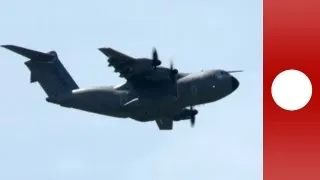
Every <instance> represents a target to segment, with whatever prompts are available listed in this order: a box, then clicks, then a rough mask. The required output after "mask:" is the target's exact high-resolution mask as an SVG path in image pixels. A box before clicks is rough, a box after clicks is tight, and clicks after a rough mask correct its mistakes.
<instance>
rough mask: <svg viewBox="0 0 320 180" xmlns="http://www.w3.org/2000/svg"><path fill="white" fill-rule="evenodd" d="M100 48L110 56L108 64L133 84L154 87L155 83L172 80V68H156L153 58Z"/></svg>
mask: <svg viewBox="0 0 320 180" xmlns="http://www.w3.org/2000/svg"><path fill="white" fill-rule="evenodd" d="M99 50H100V51H101V52H102V53H103V54H104V55H106V56H107V57H108V66H112V67H113V68H114V71H115V72H117V73H119V74H120V77H122V78H125V79H126V80H128V81H129V82H130V83H131V84H133V85H143V87H145V86H148V85H150V86H152V87H154V86H155V84H159V83H160V82H168V81H169V80H170V69H169V68H165V67H157V68H156V70H155V66H154V65H153V64H152V63H153V62H152V60H151V59H146V58H133V57H130V56H128V55H126V54H123V53H121V52H119V51H117V50H114V49H112V48H99Z"/></svg>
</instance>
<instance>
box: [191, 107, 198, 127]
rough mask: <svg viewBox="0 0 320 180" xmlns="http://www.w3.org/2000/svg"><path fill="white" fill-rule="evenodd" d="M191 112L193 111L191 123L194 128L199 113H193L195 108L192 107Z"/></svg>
mask: <svg viewBox="0 0 320 180" xmlns="http://www.w3.org/2000/svg"><path fill="white" fill-rule="evenodd" d="M190 110H191V111H192V115H191V119H190V123H191V127H194V124H195V123H196V114H197V113H198V112H197V113H193V106H190Z"/></svg>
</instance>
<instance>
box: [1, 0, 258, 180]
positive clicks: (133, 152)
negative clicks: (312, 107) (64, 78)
mask: <svg viewBox="0 0 320 180" xmlns="http://www.w3.org/2000/svg"><path fill="white" fill-rule="evenodd" d="M261 7H262V3H261V1H257V0H242V1H239V0H225V1H209V0H198V1H190V0H174V1H172V0H171V1H169V0H153V1H147V0H132V1H124V0H117V1H109V0H104V1H103V0H91V1H75V0H70V1H63V0H56V1H49V0H41V1H40V0H28V1H18V0H11V1H3V2H2V3H1V5H0V22H1V29H0V32H1V33H0V44H16V45H20V46H25V47H28V48H32V49H36V50H40V51H50V50H56V51H57V52H58V55H59V57H60V59H61V61H62V63H63V64H64V65H65V67H66V68H67V69H68V71H69V72H70V74H71V75H72V76H73V77H74V79H75V80H76V82H77V83H78V84H79V86H81V87H91V86H100V85H110V84H118V83H122V82H124V80H123V79H120V78H119V77H118V74H115V73H114V72H113V69H112V68H110V67H108V66H107V63H106V57H105V56H104V55H103V54H102V53H100V52H99V51H98V50H97V48H99V47H107V46H109V47H113V48H115V49H118V50H120V51H122V52H124V53H126V54H128V55H131V56H134V57H149V56H151V50H152V47H153V46H155V47H157V49H158V53H159V56H160V59H161V60H162V61H163V65H169V60H170V58H172V59H173V61H174V63H175V66H176V67H177V68H178V69H179V71H181V72H196V71H200V70H201V69H214V68H223V69H227V70H236V69H243V70H244V72H243V73H239V74H236V76H237V78H238V79H239V80H240V82H241V84H240V87H239V89H238V91H236V92H235V93H234V94H232V95H230V96H229V97H227V98H225V99H223V100H221V101H219V102H216V103H212V104H207V105H204V106H200V107H196V108H197V109H198V110H199V114H198V116H197V119H196V126H195V128H191V127H190V122H189V121H182V122H178V123H175V124H174V130H173V131H159V130H158V128H157V126H156V124H155V123H154V122H151V123H139V122H136V121H133V120H131V119H116V118H111V117H106V116H101V115H95V114H91V113H87V112H82V111H78V110H73V109H67V108H62V107H59V106H56V105H53V104H49V103H47V102H46V101H45V97H46V95H45V93H44V92H43V91H42V89H41V88H40V86H39V85H38V84H29V80H30V73H29V70H28V69H27V67H26V66H25V65H24V64H23V62H24V61H26V60H27V59H25V58H23V57H22V56H19V55H16V54H14V53H12V52H10V51H7V50H5V49H0V67H1V71H0V80H1V93H0V99H1V102H2V103H1V105H0V114H1V116H0V117H1V118H0V143H1V146H0V179H6V180H18V179H19V180H20V179H25V180H44V179H46V180H51V179H52V180H57V179H59V180H71V179H77V180H87V179H98V180H100V179H101V180H102V179H103V180H105V179H139V180H140V179H152V180H158V179H159V180H160V179H161V180H163V179H167V180H180V179H181V180H189V179H190V180H194V179H201V180H258V179H261V178H262V15H261V14H262V10H261Z"/></svg>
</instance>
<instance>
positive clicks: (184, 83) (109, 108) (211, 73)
mask: <svg viewBox="0 0 320 180" xmlns="http://www.w3.org/2000/svg"><path fill="white" fill-rule="evenodd" d="M2 47H4V48H6V49H9V50H11V51H13V52H15V53H18V54H20V55H22V56H25V57H27V58H28V59H29V60H28V61H26V62H25V65H26V66H27V67H28V68H29V70H30V71H31V76H30V77H31V78H30V81H31V83H33V82H39V84H40V85H41V87H42V88H43V90H44V91H45V93H46V94H47V96H48V97H47V98H46V100H47V102H50V103H54V104H57V105H61V106H63V107H70V108H75V109H79V110H83V111H87V112H92V113H97V114H102V115H107V116H112V117H117V118H131V119H134V120H136V121H140V122H148V121H156V123H157V125H158V127H159V129H160V130H171V129H172V128H173V121H180V120H190V122H191V125H192V127H193V126H194V123H195V116H196V115H197V114H198V111H197V110H195V109H194V108H193V107H194V106H195V105H200V104H206V103H210V102H214V101H217V100H220V99H222V98H224V97H226V96H228V95H229V94H231V93H232V92H234V91H235V90H236V89H237V88H238V86H239V81H238V80H237V79H236V78H235V77H234V76H232V75H231V74H232V73H235V72H241V70H237V71H225V70H221V69H215V70H207V71H200V72H196V73H181V72H179V71H178V70H177V69H175V68H174V67H173V64H172V61H171V64H170V67H169V68H166V67H162V66H160V65H161V61H160V60H159V58H158V53H157V51H156V49H155V48H154V49H153V52H152V57H151V58H134V57H130V56H128V55H125V54H123V53H121V52H119V51H117V50H114V49H112V48H99V50H100V51H101V52H102V53H103V54H104V55H106V56H107V57H108V64H109V66H112V67H113V68H114V69H115V72H118V73H119V74H120V77H123V78H125V79H126V82H125V83H124V84H121V85H117V86H103V87H95V88H79V86H78V85H77V84H76V82H75V81H74V80H73V79H72V77H71V76H70V74H69V73H68V71H67V70H66V69H65V67H64V66H63V64H62V63H61V62H60V60H59V58H58V55H57V53H56V52H55V51H50V52H46V53H45V52H39V51H35V50H31V49H27V48H24V47H19V46H15V45H3V46H2Z"/></svg>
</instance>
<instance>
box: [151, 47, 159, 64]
mask: <svg viewBox="0 0 320 180" xmlns="http://www.w3.org/2000/svg"><path fill="white" fill-rule="evenodd" d="M152 60H154V61H157V60H158V52H157V49H156V48H153V50H152Z"/></svg>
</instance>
